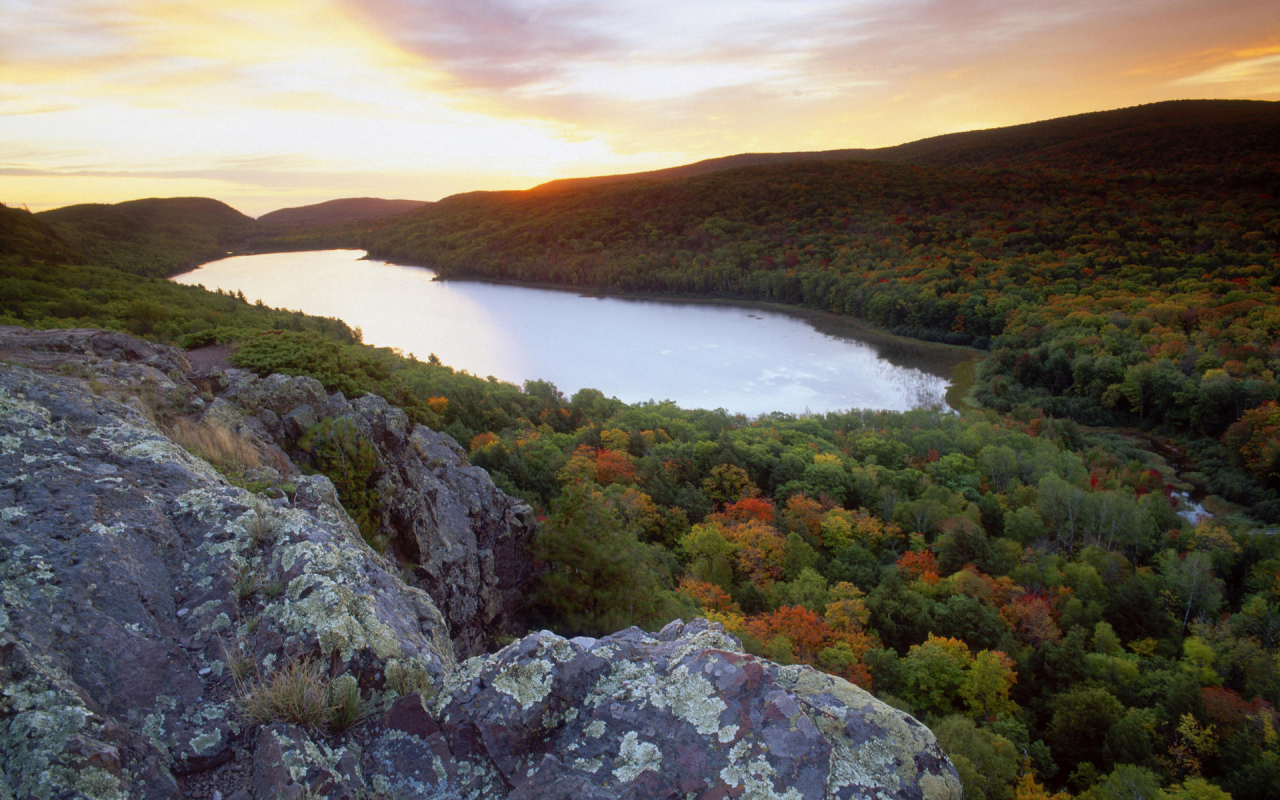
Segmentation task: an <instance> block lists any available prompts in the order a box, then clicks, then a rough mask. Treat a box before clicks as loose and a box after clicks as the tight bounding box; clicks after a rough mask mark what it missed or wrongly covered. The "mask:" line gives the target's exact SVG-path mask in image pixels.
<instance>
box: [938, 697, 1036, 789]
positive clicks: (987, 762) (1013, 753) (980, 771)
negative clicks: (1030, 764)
mask: <svg viewBox="0 0 1280 800" xmlns="http://www.w3.org/2000/svg"><path fill="white" fill-rule="evenodd" d="M932 730H933V735H934V736H936V737H938V744H939V745H940V746H941V747H942V750H943V752H945V753H946V754H947V757H948V758H950V759H951V763H952V764H954V765H955V767H956V771H957V772H959V773H960V783H961V784H962V785H963V786H964V795H963V797H964V798H965V800H1010V799H1011V798H1012V797H1013V783H1014V780H1015V778H1016V777H1017V775H1018V764H1019V761H1020V759H1019V757H1018V749H1017V748H1016V747H1015V746H1014V744H1013V742H1011V741H1009V740H1008V739H1006V738H1004V737H1003V736H1000V735H998V734H995V733H992V732H991V731H989V730H987V729H985V728H979V727H978V726H977V725H975V724H974V723H973V720H971V719H968V718H966V717H962V716H960V715H958V714H953V715H951V716H948V717H945V718H943V719H942V720H941V721H940V722H938V723H936V724H935V725H933V726H932Z"/></svg>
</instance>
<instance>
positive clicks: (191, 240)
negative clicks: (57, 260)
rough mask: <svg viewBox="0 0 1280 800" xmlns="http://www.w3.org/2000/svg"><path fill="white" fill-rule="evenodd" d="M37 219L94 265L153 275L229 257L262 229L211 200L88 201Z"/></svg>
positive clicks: (53, 211)
mask: <svg viewBox="0 0 1280 800" xmlns="http://www.w3.org/2000/svg"><path fill="white" fill-rule="evenodd" d="M36 218H37V219H38V220H39V221H41V222H43V223H47V224H48V225H49V227H51V228H52V229H53V230H54V231H55V232H56V233H57V234H58V235H59V236H60V237H61V238H62V239H63V240H65V241H66V242H67V243H68V244H69V245H70V246H71V247H72V248H74V249H75V250H77V251H79V252H80V253H81V254H83V255H84V256H85V257H86V258H88V259H89V260H90V261H92V262H93V263H96V264H102V265H105V266H110V267H114V268H116V269H119V270H122V271H124V272H131V273H134V274H137V275H146V276H151V277H164V276H168V275H174V274H176V273H178V272H183V271H185V270H188V269H193V268H195V267H196V266H198V265H200V264H202V263H204V262H206V261H210V260H212V259H215V258H219V257H221V256H224V255H226V254H227V251H228V250H230V249H231V248H232V247H233V246H235V245H237V244H239V243H240V242H242V241H243V240H244V239H245V238H246V237H247V236H249V235H250V234H252V233H253V232H254V231H255V230H256V229H257V223H256V222H254V220H253V218H251V217H247V216H245V215H244V214H241V213H240V212H239V211H236V210H235V209H234V208H232V207H231V206H229V205H227V204H225V203H221V202H218V201H217V200H211V199H209V198H207V197H174V198H165V199H160V198H149V199H146V200H132V201H129V202H127V203H117V204H115V205H107V204H103V203H86V204H83V205H75V206H66V207H65V208H57V209H54V210H52V211H43V212H41V213H39V214H37V215H36Z"/></svg>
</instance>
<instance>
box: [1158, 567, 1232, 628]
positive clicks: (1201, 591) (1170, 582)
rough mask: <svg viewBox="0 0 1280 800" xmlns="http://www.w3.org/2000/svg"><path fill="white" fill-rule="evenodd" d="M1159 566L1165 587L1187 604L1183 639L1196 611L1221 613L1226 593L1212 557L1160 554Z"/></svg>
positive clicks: (1183, 617) (1183, 620) (1183, 624)
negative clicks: (1214, 571) (1219, 609)
mask: <svg viewBox="0 0 1280 800" xmlns="http://www.w3.org/2000/svg"><path fill="white" fill-rule="evenodd" d="M1158 563H1159V565H1160V575H1161V577H1162V578H1163V579H1164V583H1165V585H1166V586H1167V587H1168V588H1169V591H1171V592H1172V593H1173V594H1174V596H1175V597H1177V598H1179V599H1180V600H1181V602H1182V603H1183V604H1184V606H1183V608H1184V609H1185V610H1184V612H1183V614H1182V630H1181V633H1180V634H1179V639H1181V638H1182V637H1185V636H1186V634H1187V622H1188V621H1190V619H1191V612H1192V611H1195V610H1197V609H1199V610H1201V611H1204V612H1206V613H1212V612H1214V611H1216V610H1217V608H1218V605H1219V603H1221V601H1222V589H1221V586H1220V585H1219V583H1218V581H1217V579H1216V578H1214V577H1213V560H1212V558H1211V557H1210V556H1209V554H1208V553H1204V552H1192V553H1187V554H1186V555H1184V556H1179V555H1178V554H1177V553H1176V552H1174V551H1173V550H1166V551H1165V552H1163V553H1161V554H1160V558H1159V561H1158Z"/></svg>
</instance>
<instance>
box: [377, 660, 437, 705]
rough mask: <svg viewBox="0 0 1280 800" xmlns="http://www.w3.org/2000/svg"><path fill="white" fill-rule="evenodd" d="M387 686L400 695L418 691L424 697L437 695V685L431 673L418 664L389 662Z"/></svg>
mask: <svg viewBox="0 0 1280 800" xmlns="http://www.w3.org/2000/svg"><path fill="white" fill-rule="evenodd" d="M387 687H388V688H389V689H391V691H393V692H395V693H396V694H398V695H401V696H404V695H409V694H413V693H415V692H416V693H418V694H420V695H422V696H423V697H424V698H428V699H430V698H431V697H434V696H435V693H436V685H435V681H434V680H432V678H431V673H429V672H427V670H426V669H425V668H423V667H420V666H418V665H417V664H408V663H405V662H403V661H392V662H391V663H389V664H387Z"/></svg>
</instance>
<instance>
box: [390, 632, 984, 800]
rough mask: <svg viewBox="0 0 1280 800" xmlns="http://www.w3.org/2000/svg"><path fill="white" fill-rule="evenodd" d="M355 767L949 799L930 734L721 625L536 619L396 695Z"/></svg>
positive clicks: (401, 780)
mask: <svg viewBox="0 0 1280 800" xmlns="http://www.w3.org/2000/svg"><path fill="white" fill-rule="evenodd" d="M382 727H383V728H384V731H385V732H384V733H383V734H382V735H381V736H380V737H379V738H378V739H377V740H376V741H375V742H374V743H373V744H372V745H371V746H370V748H369V751H368V755H367V756H366V762H365V767H366V772H368V773H369V774H376V775H379V776H381V777H380V780H381V781H383V782H385V783H386V784H388V785H389V786H390V787H391V789H392V790H393V791H395V792H398V793H401V794H403V795H405V796H418V797H459V798H462V797H476V798H508V799H509V800H525V799H527V798H540V799H541V800H552V799H553V798H555V799H557V800H558V799H559V798H565V800H569V799H570V798H573V799H574V800H589V799H590V800H594V799H596V798H599V800H605V799H606V798H636V799H637V800H639V799H640V798H645V799H657V798H672V800H675V799H676V798H686V797H697V798H706V799H707V800H710V799H711V798H729V797H749V798H762V799H763V798H780V799H785V800H801V798H864V797H875V798H902V799H903V800H907V799H908V798H911V799H912V800H959V798H960V794H961V787H960V780H959V778H958V777H957V775H956V771H955V769H954V768H953V767H952V765H951V763H950V762H949V761H948V760H947V758H946V756H945V755H944V754H943V753H942V750H941V749H940V748H939V747H938V743H937V741H936V740H935V739H934V737H933V734H931V733H930V732H929V730H928V729H927V728H925V727H924V726H923V725H921V724H920V723H919V722H917V721H916V720H914V719H912V718H911V717H910V716H908V715H907V714H904V713H903V712H901V711H898V710H896V709H894V708H891V707H890V706H887V705H885V704H884V703H881V702H880V701H879V700H876V699H875V698H874V697H872V696H871V695H870V694H868V693H867V692H864V691H863V690H861V689H859V688H858V687H856V686H853V685H852V684H850V683H847V682H846V681H844V680H842V679H840V678H836V677H833V676H830V675H826V674H824V673H821V672H818V671H816V670H814V669H813V668H811V667H807V666H794V667H783V666H779V665H777V664H774V663H772V662H769V661H766V660H763V659H759V658H755V657H754V656H750V655H745V654H743V652H742V647H741V645H740V643H739V642H738V641H737V640H736V639H734V638H733V637H732V636H729V635H727V634H726V633H725V632H724V630H723V628H721V627H720V626H719V625H718V624H713V623H708V622H707V621H705V620H695V621H694V622H692V623H689V624H688V625H685V624H683V623H680V622H673V623H671V624H670V625H668V626H667V627H666V628H664V629H663V630H662V631H661V632H660V633H658V634H657V635H656V636H650V635H647V634H645V633H644V632H643V631H640V630H639V629H636V628H632V629H629V630H626V631H622V632H620V633H616V634H614V635H612V636H608V637H605V638H603V639H599V640H596V639H585V638H577V639H564V638H562V637H560V636H557V635H555V634H553V633H550V632H547V631H543V632H541V633H538V634H533V635H530V636H528V637H526V638H524V639H522V640H520V641H519V642H516V643H514V644H511V645H509V646H508V647H506V648H504V649H503V650H502V651H500V652H498V653H496V654H494V655H491V656H486V657H483V658H473V659H471V660H469V661H467V662H466V663H464V664H462V665H461V667H460V668H459V669H458V671H457V672H455V673H453V674H451V675H450V676H449V677H448V679H447V680H446V681H445V684H444V689H443V691H442V692H441V693H440V694H439V695H437V696H435V697H434V698H429V699H426V700H423V699H421V698H418V697H407V698H402V699H401V700H399V701H397V702H396V704H395V705H394V706H392V707H391V709H390V710H389V711H388V712H387V713H386V714H385V715H384V717H383V719H382Z"/></svg>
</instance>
